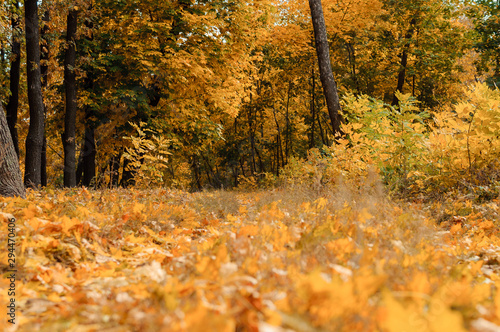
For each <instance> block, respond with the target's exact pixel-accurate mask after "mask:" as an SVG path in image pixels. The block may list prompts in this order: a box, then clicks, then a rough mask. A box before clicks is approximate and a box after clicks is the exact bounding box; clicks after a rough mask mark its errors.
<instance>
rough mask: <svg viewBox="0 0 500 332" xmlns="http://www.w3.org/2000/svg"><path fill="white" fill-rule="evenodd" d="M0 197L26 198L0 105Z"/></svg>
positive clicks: (17, 162)
mask: <svg viewBox="0 0 500 332" xmlns="http://www.w3.org/2000/svg"><path fill="white" fill-rule="evenodd" d="M0 196H8V197H10V196H20V197H23V198H24V197H26V193H25V190H24V186H23V178H22V176H21V170H20V169H19V161H18V160H17V154H16V150H15V149H14V144H13V143H12V138H11V136H10V132H9V127H8V125H7V120H6V118H5V113H4V110H3V107H2V106H1V105H0Z"/></svg>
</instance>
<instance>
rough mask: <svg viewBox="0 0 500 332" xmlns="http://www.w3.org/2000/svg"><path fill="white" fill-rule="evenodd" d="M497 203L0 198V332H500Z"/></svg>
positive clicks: (311, 194)
mask: <svg viewBox="0 0 500 332" xmlns="http://www.w3.org/2000/svg"><path fill="white" fill-rule="evenodd" d="M498 202H499V200H498V199H496V200H495V199H494V200H488V201H485V202H482V203H480V202H478V201H477V200H474V199H472V198H468V197H467V196H463V197H457V196H455V197H453V196H452V195H450V197H449V198H446V197H444V198H442V199H440V200H439V201H433V202H426V203H424V202H408V201H404V202H403V201H394V200H390V199H388V198H387V195H386V194H385V193H384V191H383V189H382V187H381V185H379V184H377V183H368V184H366V186H364V187H363V188H361V189H348V188H346V187H345V186H339V187H338V188H337V189H333V190H320V191H315V190H311V189H307V188H301V187H296V188H288V189H286V190H285V189H272V190H267V191H264V190H262V191H254V192H243V191H212V192H209V191H207V192H200V193H187V192H184V191H174V190H147V191H146V190H134V189H129V190H124V189H114V190H111V189H110V190H100V191H92V190H87V189H73V190H52V189H45V190H43V191H30V192H29V193H28V197H27V199H20V198H0V211H1V213H0V221H1V225H2V227H3V231H2V232H1V235H0V245H1V246H2V248H8V232H7V231H8V220H10V219H11V218H12V217H15V218H16V228H15V232H14V233H15V241H16V245H15V246H16V252H15V264H14V265H15V266H14V270H16V272H15V278H16V282H15V297H13V296H9V294H8V289H9V285H10V281H9V279H8V277H9V276H10V275H11V274H12V273H11V272H9V271H8V270H11V269H13V267H12V266H10V267H9V266H8V262H9V256H8V254H9V252H8V250H1V251H0V256H1V257H0V268H1V269H2V272H3V275H4V278H2V279H0V289H1V290H2V291H1V292H0V299H1V301H0V302H1V303H2V307H3V308H4V309H3V310H1V311H2V313H1V315H2V319H1V320H0V330H3V331H15V330H18V331H50V332H55V331H201V330H203V331H265V332H282V331H398V332H401V331H438V332H443V331H457V332H458V331H467V330H469V331H500V278H499V267H500V258H499V254H500V241H499V239H498V237H497V236H498V229H499V216H498V213H499V208H498ZM11 262H12V261H11ZM12 298H14V299H15V306H16V308H15V315H13V316H14V317H15V325H13V324H11V323H9V322H8V320H9V319H12V318H11V317H12V316H11V317H9V316H8V315H7V313H8V312H7V310H8V308H6V306H5V305H6V304H8V303H10V302H9V301H11V299H12ZM6 309H7V310H6Z"/></svg>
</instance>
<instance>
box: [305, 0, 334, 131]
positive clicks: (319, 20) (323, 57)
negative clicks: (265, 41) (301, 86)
mask: <svg viewBox="0 0 500 332" xmlns="http://www.w3.org/2000/svg"><path fill="white" fill-rule="evenodd" d="M309 7H310V9H311V17H312V23H313V28H314V40H315V43H316V53H317V55H318V64H319V75H320V79H321V84H322V85H323V92H324V94H325V99H326V105H327V108H328V115H329V116H330V121H331V123H332V129H333V134H334V135H340V134H342V131H341V130H340V122H341V115H340V111H341V108H340V100H339V94H338V90H337V83H336V82H335V79H334V77H333V72H332V64H331V62H330V49H329V46H328V39H327V36H326V25H325V18H324V16H323V8H322V6H321V0H309Z"/></svg>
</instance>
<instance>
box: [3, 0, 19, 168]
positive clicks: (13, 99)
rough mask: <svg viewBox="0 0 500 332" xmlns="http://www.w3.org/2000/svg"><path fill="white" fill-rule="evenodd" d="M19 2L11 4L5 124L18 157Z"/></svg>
mask: <svg viewBox="0 0 500 332" xmlns="http://www.w3.org/2000/svg"><path fill="white" fill-rule="evenodd" d="M18 10H19V2H18V1H14V3H13V6H12V19H11V24H12V54H11V57H12V62H11V64H10V96H9V102H8V104H7V107H6V109H7V124H8V126H9V131H10V135H11V137H12V142H13V144H14V150H15V151H16V154H17V156H18V158H19V138H18V136H17V128H16V124H17V109H18V107H19V76H20V67H21V42H20V40H19V39H20V37H21V36H20V29H21V22H20V19H19V13H18Z"/></svg>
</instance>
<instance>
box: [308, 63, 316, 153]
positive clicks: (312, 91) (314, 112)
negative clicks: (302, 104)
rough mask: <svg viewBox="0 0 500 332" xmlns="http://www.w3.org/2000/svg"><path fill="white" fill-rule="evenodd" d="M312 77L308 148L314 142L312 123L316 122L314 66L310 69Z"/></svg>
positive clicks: (312, 145) (311, 146)
mask: <svg viewBox="0 0 500 332" xmlns="http://www.w3.org/2000/svg"><path fill="white" fill-rule="evenodd" d="M311 77H312V82H311V83H312V87H311V119H312V121H311V139H310V141H309V149H312V148H313V147H314V146H315V145H316V144H315V142H314V124H315V122H316V107H315V106H314V97H315V96H314V89H315V85H316V84H315V83H316V82H315V80H314V67H313V68H312V70H311Z"/></svg>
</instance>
